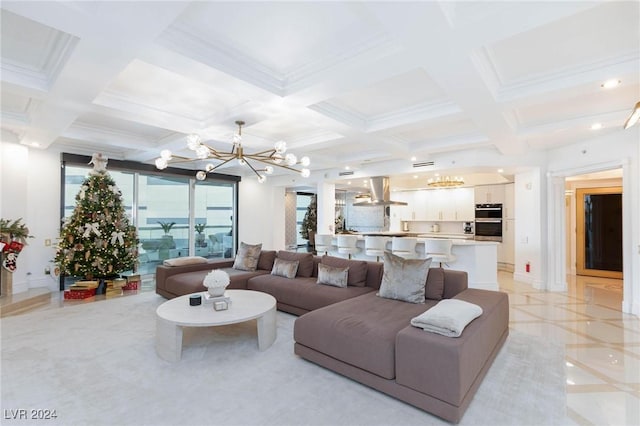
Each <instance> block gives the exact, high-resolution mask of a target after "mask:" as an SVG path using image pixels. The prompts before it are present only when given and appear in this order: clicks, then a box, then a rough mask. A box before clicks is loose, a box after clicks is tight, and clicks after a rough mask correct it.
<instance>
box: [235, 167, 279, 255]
mask: <svg viewBox="0 0 640 426" xmlns="http://www.w3.org/2000/svg"><path fill="white" fill-rule="evenodd" d="M239 188H240V189H239V192H240V197H239V200H238V204H239V207H238V208H239V211H240V215H239V217H238V228H239V229H238V232H239V233H238V242H241V241H244V242H245V243H249V244H257V243H262V247H263V248H264V249H265V250H284V249H285V248H286V244H285V189H284V187H277V186H272V185H269V184H268V183H264V184H261V183H258V181H257V180H256V179H253V178H251V177H247V178H243V179H242V181H241V182H240V187H239Z"/></svg>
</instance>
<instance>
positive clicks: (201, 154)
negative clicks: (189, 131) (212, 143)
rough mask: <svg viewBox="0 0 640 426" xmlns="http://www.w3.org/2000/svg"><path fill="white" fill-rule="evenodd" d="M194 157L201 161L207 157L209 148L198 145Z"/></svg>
mask: <svg viewBox="0 0 640 426" xmlns="http://www.w3.org/2000/svg"><path fill="white" fill-rule="evenodd" d="M196 156H197V157H198V158H200V159H202V160H204V159H205V158H207V157H209V148H207V147H206V146H205V145H200V146H199V147H198V148H197V149H196Z"/></svg>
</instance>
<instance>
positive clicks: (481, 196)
mask: <svg viewBox="0 0 640 426" xmlns="http://www.w3.org/2000/svg"><path fill="white" fill-rule="evenodd" d="M504 187H505V185H480V186H476V187H475V201H476V202H475V204H504V201H505V191H504V189H505V188H504Z"/></svg>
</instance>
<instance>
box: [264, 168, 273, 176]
mask: <svg viewBox="0 0 640 426" xmlns="http://www.w3.org/2000/svg"><path fill="white" fill-rule="evenodd" d="M264 172H265V173H266V174H268V175H271V174H273V166H267V167H265V168H264Z"/></svg>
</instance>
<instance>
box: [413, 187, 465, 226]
mask: <svg viewBox="0 0 640 426" xmlns="http://www.w3.org/2000/svg"><path fill="white" fill-rule="evenodd" d="M419 192H421V193H424V195H425V196H426V199H425V204H426V211H425V216H424V217H425V219H424V220H427V221H430V222H438V221H459V222H467V221H473V220H474V215H475V206H474V190H473V188H455V189H435V190H427V191H419Z"/></svg>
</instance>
